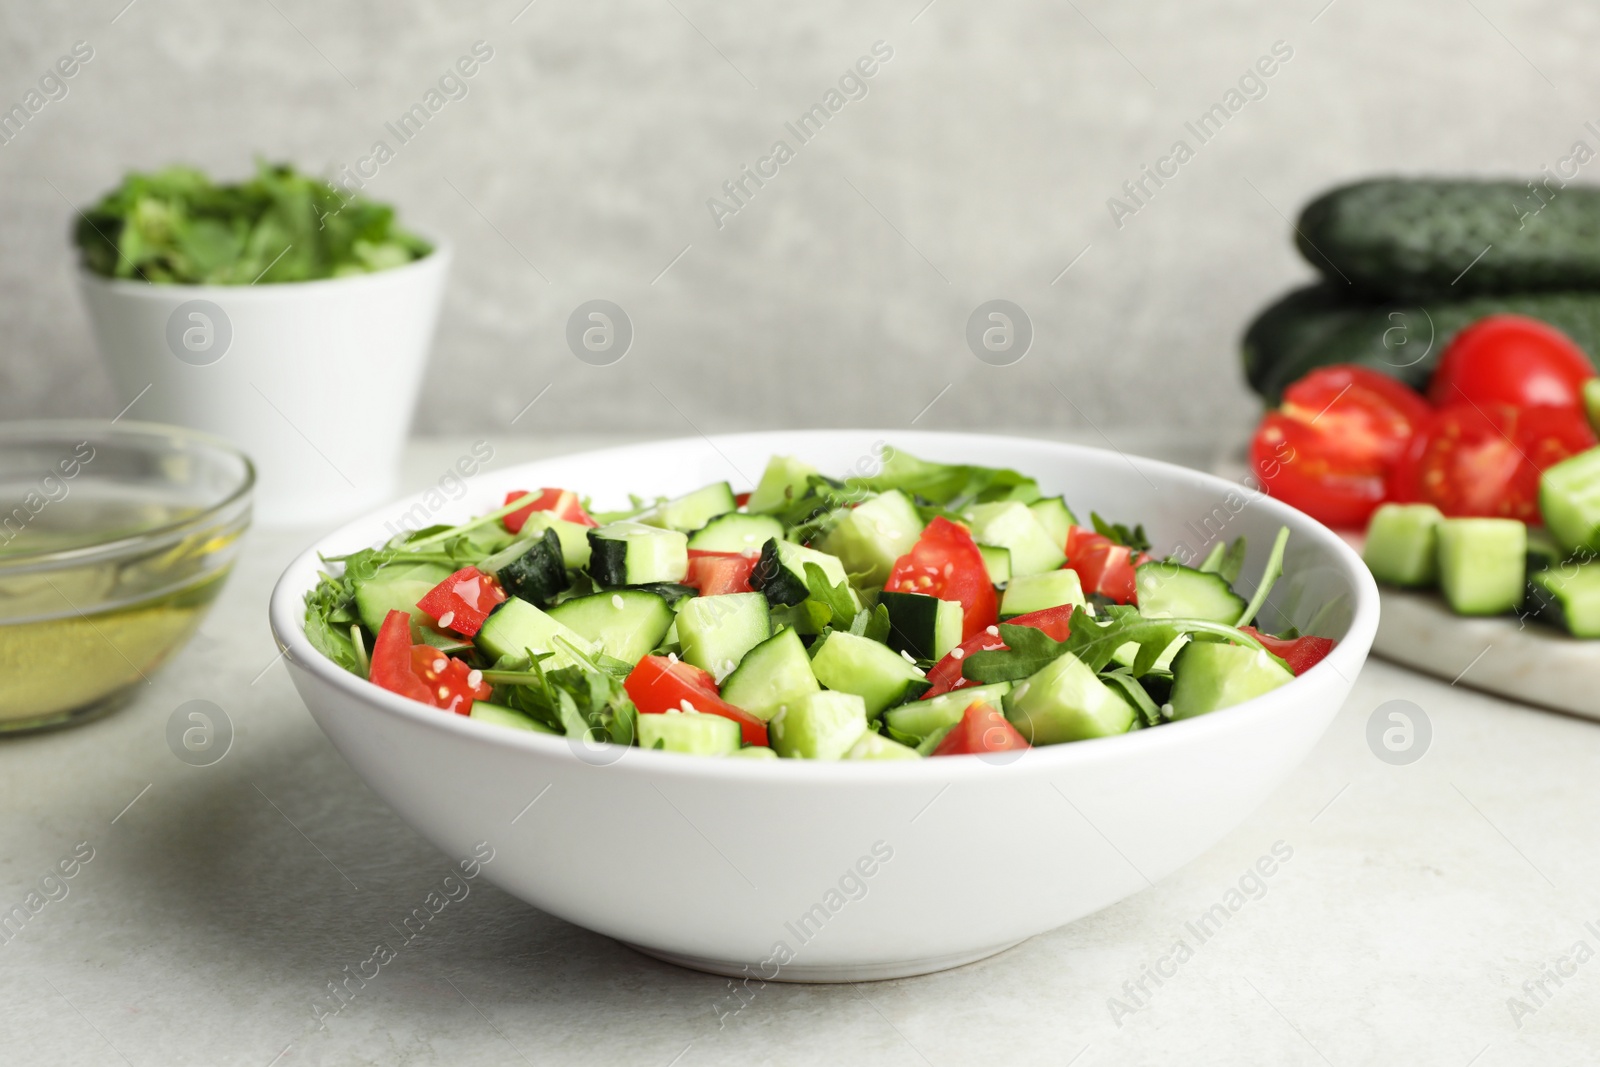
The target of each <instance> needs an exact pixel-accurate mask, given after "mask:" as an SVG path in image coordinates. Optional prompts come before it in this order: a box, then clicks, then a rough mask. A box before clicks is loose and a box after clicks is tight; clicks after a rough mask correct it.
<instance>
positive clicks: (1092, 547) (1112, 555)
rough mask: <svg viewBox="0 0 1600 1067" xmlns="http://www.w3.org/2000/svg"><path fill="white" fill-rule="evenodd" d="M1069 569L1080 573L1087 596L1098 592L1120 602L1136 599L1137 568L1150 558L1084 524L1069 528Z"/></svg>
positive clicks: (1067, 564)
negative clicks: (1085, 527) (1134, 577)
mask: <svg viewBox="0 0 1600 1067" xmlns="http://www.w3.org/2000/svg"><path fill="white" fill-rule="evenodd" d="M1066 551H1067V563H1066V569H1067V570H1071V571H1075V572H1077V575H1078V584H1080V585H1081V586H1083V592H1084V595H1085V596H1090V595H1093V594H1095V593H1098V594H1100V595H1101V596H1103V597H1109V598H1110V599H1112V600H1114V601H1116V602H1117V603H1118V604H1132V603H1134V602H1135V599H1136V594H1135V592H1134V584H1133V571H1134V568H1135V567H1137V566H1139V564H1141V563H1147V562H1149V559H1150V557H1149V556H1147V555H1145V554H1144V553H1142V552H1135V551H1134V550H1133V549H1131V548H1129V547H1128V546H1127V545H1119V544H1117V543H1116V542H1115V541H1113V540H1111V538H1109V537H1107V536H1105V535H1104V534H1098V533H1095V532H1094V531H1093V530H1086V529H1084V528H1083V527H1081V526H1073V527H1069V528H1068V530H1067V547H1066Z"/></svg>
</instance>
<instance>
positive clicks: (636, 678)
mask: <svg viewBox="0 0 1600 1067" xmlns="http://www.w3.org/2000/svg"><path fill="white" fill-rule="evenodd" d="M622 688H624V689H626V690H627V691H628V696H629V698H630V699H632V701H633V704H634V707H636V708H638V709H639V711H640V713H641V714H644V715H657V714H665V713H666V712H668V711H698V712H702V713H703V714H706V715H721V716H722V717H723V718H724V719H732V720H733V721H734V722H736V723H738V724H739V730H740V732H741V733H742V734H743V736H744V740H745V744H748V745H765V744H766V743H767V724H766V723H764V722H762V721H761V720H760V719H758V718H756V717H755V716H754V715H752V714H750V713H749V712H748V711H745V710H744V709H743V708H736V707H734V706H733V705H732V704H730V703H728V702H727V701H726V700H723V699H722V697H721V696H719V695H718V693H717V683H716V680H715V679H714V678H712V677H711V675H709V674H707V673H706V672H705V671H703V670H701V669H700V668H699V667H696V666H694V665H693V664H692V663H684V662H683V661H682V660H679V659H676V658H669V657H667V656H646V657H645V658H644V659H642V660H640V661H639V662H638V664H637V665H635V666H634V668H633V670H632V671H631V672H629V674H628V677H627V678H626V679H624V680H623V683H622Z"/></svg>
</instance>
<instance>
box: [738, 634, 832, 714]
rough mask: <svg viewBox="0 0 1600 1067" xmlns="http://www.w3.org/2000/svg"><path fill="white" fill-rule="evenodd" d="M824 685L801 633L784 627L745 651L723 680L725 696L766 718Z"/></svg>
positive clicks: (752, 712)
mask: <svg viewBox="0 0 1600 1067" xmlns="http://www.w3.org/2000/svg"><path fill="white" fill-rule="evenodd" d="M821 688H822V687H821V686H820V685H818V684H817V676H816V674H814V673H813V672H812V670H811V657H810V656H808V655H806V646H805V645H803V644H801V643H800V635H799V634H798V633H796V632H795V631H794V630H793V629H784V630H780V631H778V633H776V634H774V635H773V636H772V637H769V638H767V639H766V640H765V641H763V642H761V643H760V644H759V645H757V646H756V647H754V648H752V649H751V650H750V651H749V652H746V653H745V654H744V658H743V659H741V660H740V661H739V666H738V667H737V668H735V670H734V672H733V673H732V674H730V675H728V677H727V678H725V679H724V680H723V682H722V699H723V700H726V701H727V702H728V703H730V704H732V705H733V706H735V707H739V708H743V709H744V710H745V711H748V712H749V713H750V714H752V715H754V716H756V717H757V718H759V719H763V720H765V719H771V718H772V716H773V715H775V714H776V713H777V711H778V709H779V708H781V707H783V706H785V705H787V704H791V703H794V702H795V701H797V700H799V699H800V698H801V697H803V696H805V695H806V694H807V693H815V692H816V691H817V690H819V689H821Z"/></svg>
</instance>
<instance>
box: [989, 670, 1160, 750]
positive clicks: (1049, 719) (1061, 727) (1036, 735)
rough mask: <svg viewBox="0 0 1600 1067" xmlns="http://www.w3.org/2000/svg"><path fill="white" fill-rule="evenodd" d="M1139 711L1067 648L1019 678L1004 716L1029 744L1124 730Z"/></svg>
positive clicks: (1080, 739)
mask: <svg viewBox="0 0 1600 1067" xmlns="http://www.w3.org/2000/svg"><path fill="white" fill-rule="evenodd" d="M1137 714H1138V713H1137V712H1136V711H1135V710H1134V707H1133V705H1132V704H1130V703H1128V701H1127V700H1125V699H1124V698H1123V697H1122V696H1121V695H1120V694H1119V693H1117V692H1116V691H1115V690H1113V689H1112V688H1111V687H1110V686H1108V685H1106V684H1105V683H1104V682H1102V681H1101V680H1100V679H1099V678H1098V677H1096V676H1095V673H1094V671H1092V670H1090V669H1089V667H1088V665H1087V664H1085V663H1084V662H1083V661H1082V660H1081V659H1079V658H1078V657H1077V656H1074V655H1073V654H1072V653H1070V652H1067V653H1063V654H1062V655H1060V656H1058V657H1057V658H1055V659H1053V660H1051V661H1050V662H1049V663H1048V664H1046V665H1045V666H1044V667H1043V668H1042V669H1041V670H1040V671H1039V672H1038V673H1036V674H1033V675H1030V676H1029V677H1027V678H1024V679H1023V680H1022V681H1020V682H1018V683H1017V684H1016V686H1015V687H1013V688H1012V690H1011V693H1010V694H1009V695H1008V696H1007V697H1006V707H1005V716H1006V719H1007V721H1009V722H1010V723H1011V725H1012V726H1015V727H1016V728H1017V732H1018V733H1020V734H1022V736H1023V737H1024V738H1026V739H1027V741H1028V743H1029V744H1030V745H1054V744H1060V743H1061V742H1064V741H1083V740H1086V739H1088V738H1091V737H1110V736H1111V735H1113V734H1125V733H1127V732H1128V731H1129V730H1131V729H1132V728H1133V723H1134V718H1135V717H1136V715H1137Z"/></svg>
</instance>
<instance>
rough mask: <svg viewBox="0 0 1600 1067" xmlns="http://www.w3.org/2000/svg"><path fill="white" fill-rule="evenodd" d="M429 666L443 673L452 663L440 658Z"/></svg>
mask: <svg viewBox="0 0 1600 1067" xmlns="http://www.w3.org/2000/svg"><path fill="white" fill-rule="evenodd" d="M428 666H430V667H432V668H433V669H434V670H436V671H442V670H444V669H445V668H446V667H448V666H450V661H449V660H447V659H445V658H444V657H443V656H440V657H439V658H438V659H436V660H434V661H433V662H432V663H430V664H429V665H428Z"/></svg>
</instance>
